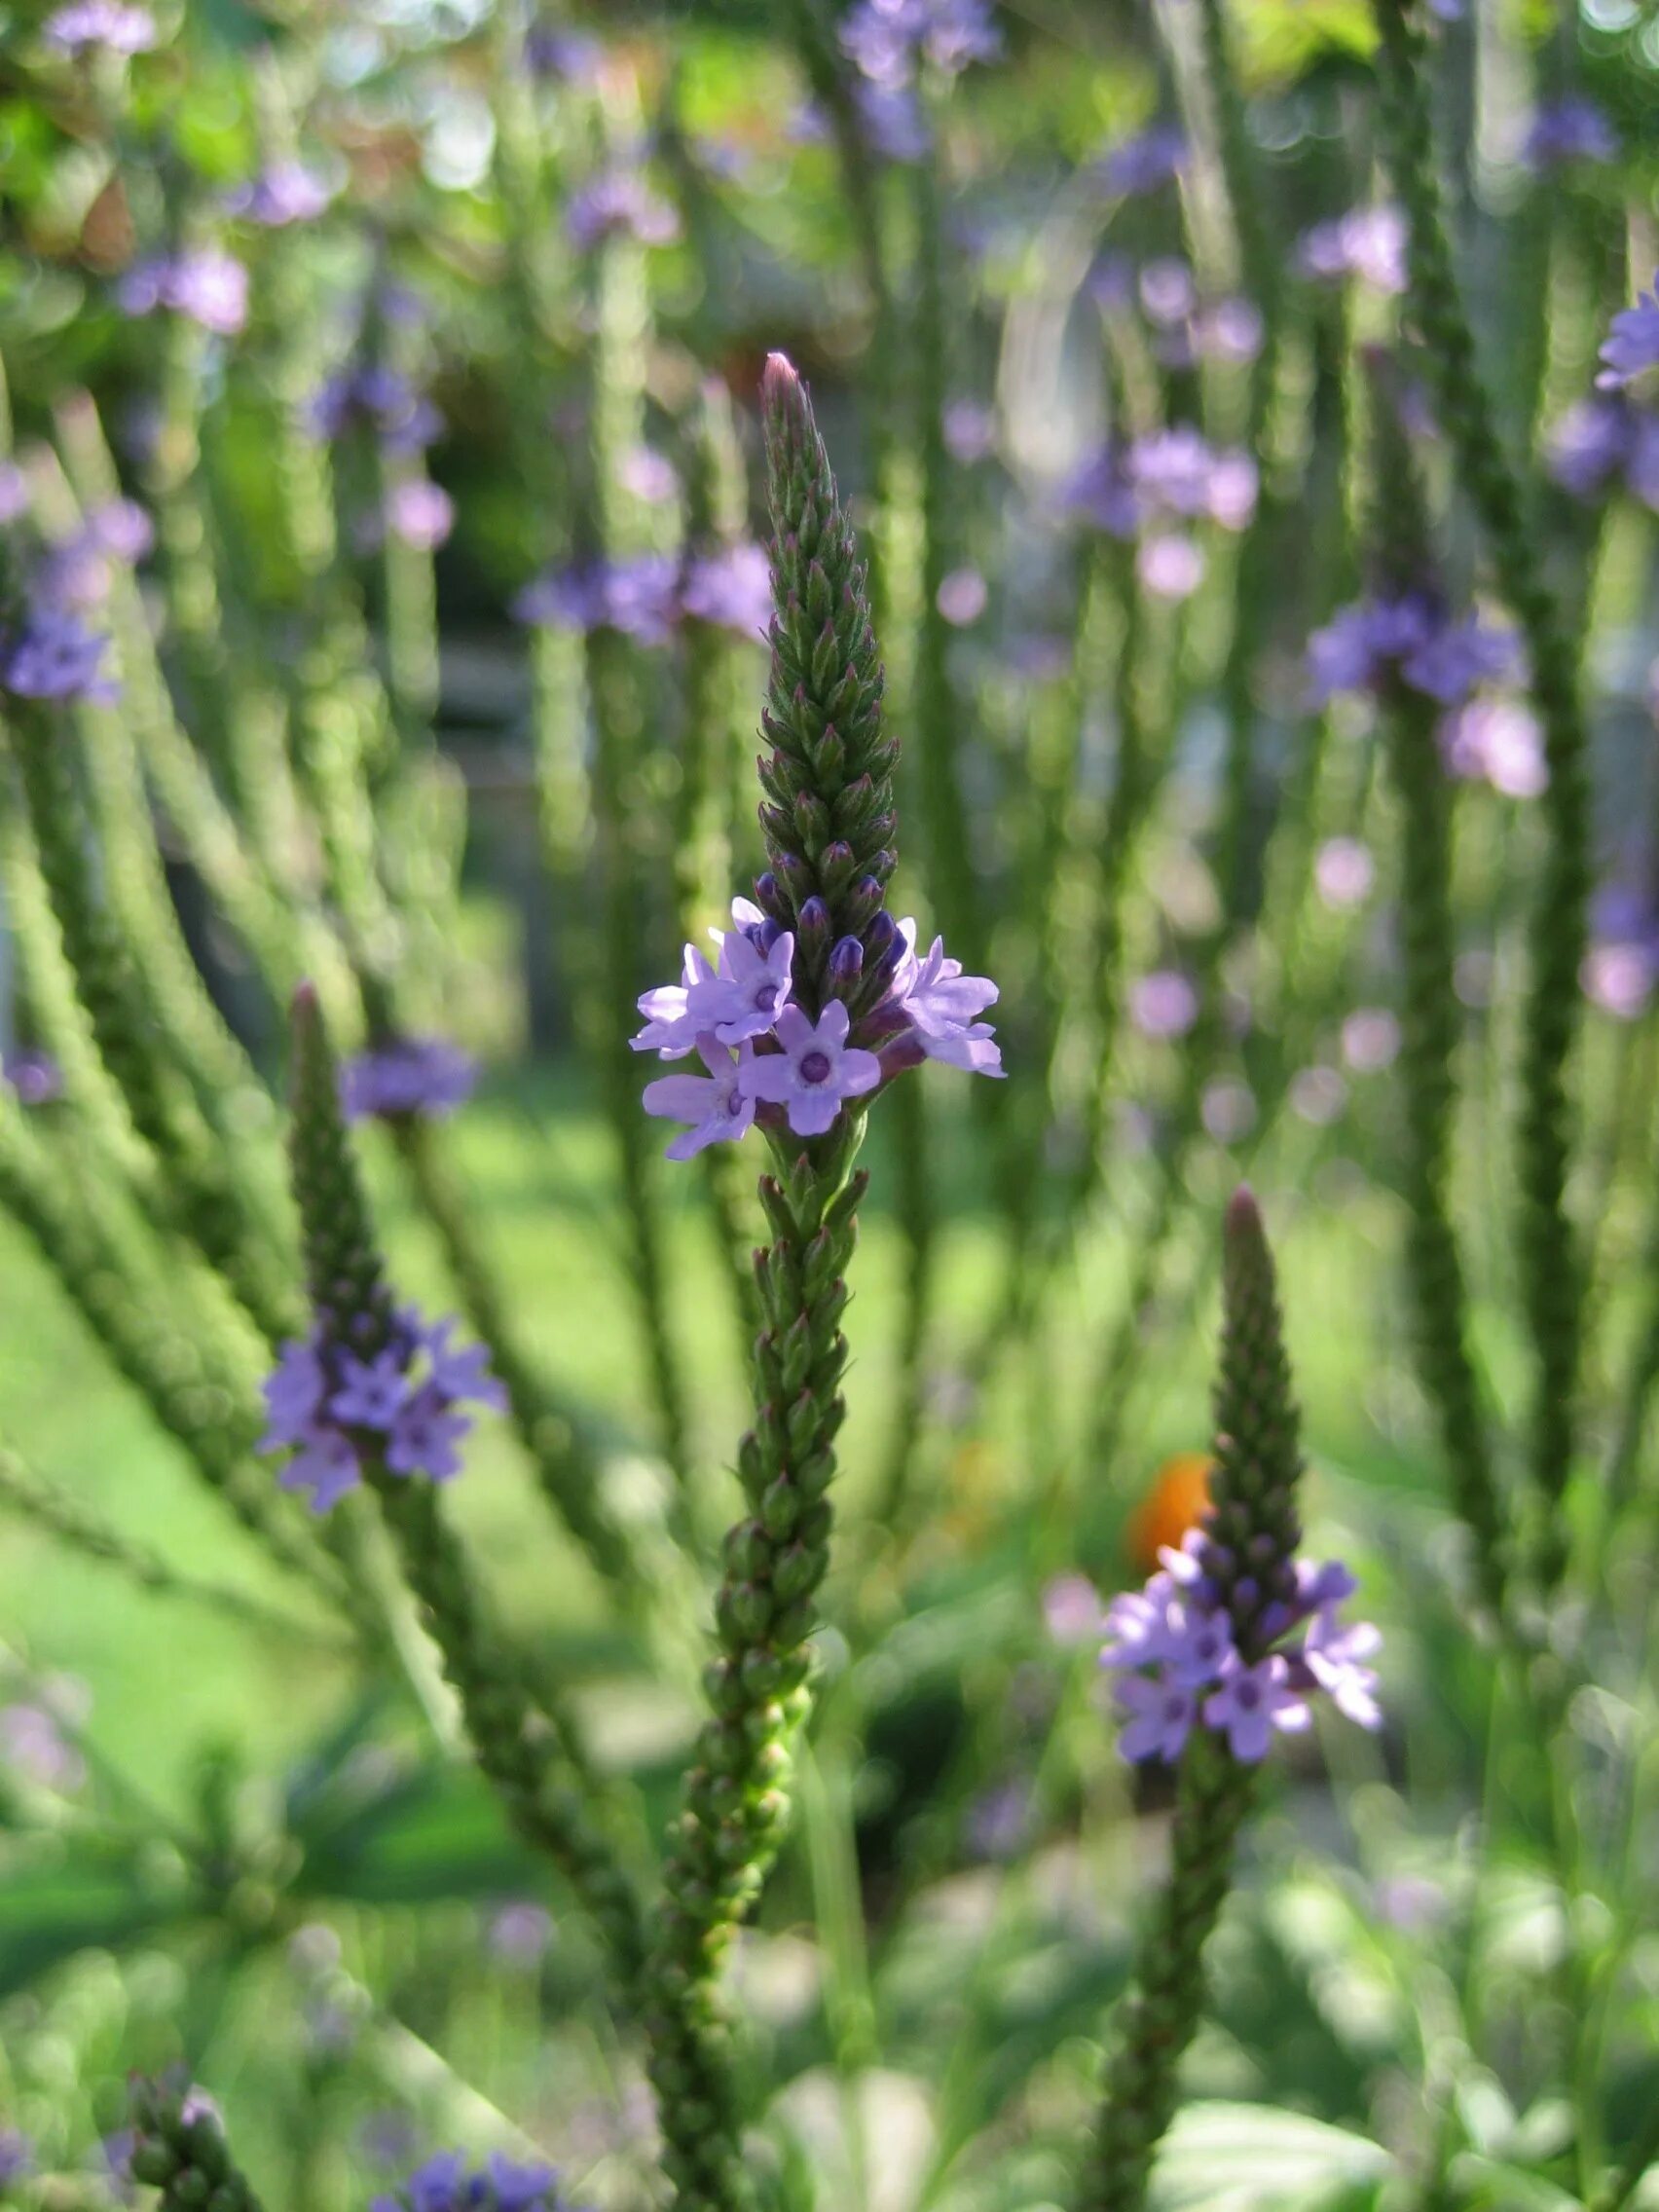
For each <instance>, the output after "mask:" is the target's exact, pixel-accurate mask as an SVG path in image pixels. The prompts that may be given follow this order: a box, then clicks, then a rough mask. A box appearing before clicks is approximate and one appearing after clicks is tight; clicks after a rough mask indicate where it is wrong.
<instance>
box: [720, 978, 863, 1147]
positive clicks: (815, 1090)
mask: <svg viewBox="0 0 1659 2212" xmlns="http://www.w3.org/2000/svg"><path fill="white" fill-rule="evenodd" d="M851 1026H852V1023H851V1019H850V1017H849V1015H848V1013H847V1010H846V1008H845V1007H844V1006H843V1005H842V1003H841V1001H840V1000H839V999H831V1000H830V1003H829V1004H828V1005H827V1006H826V1007H825V1009H824V1012H823V1013H822V1014H820V1015H819V1017H818V1019H817V1021H816V1023H815V1022H813V1021H811V1020H809V1019H808V1018H807V1016H806V1014H803V1013H802V1012H801V1010H800V1008H799V1007H797V1006H788V1007H785V1008H784V1010H783V1012H782V1013H781V1014H779V1016H778V1019H777V1023H776V1029H775V1034H776V1036H777V1040H778V1043H779V1044H780V1046H781V1047H782V1048H783V1050H782V1051H778V1052H772V1053H768V1054H766V1055H765V1056H764V1057H756V1058H755V1059H752V1060H750V1061H749V1062H747V1064H746V1065H745V1066H744V1067H743V1068H742V1069H741V1070H740V1071H739V1076H738V1081H739V1083H740V1084H741V1086H742V1088H743V1092H744V1095H745V1096H746V1097H749V1098H754V1099H757V1100H764V1101H765V1102H766V1103H767V1104H769V1105H773V1106H783V1107H785V1108H786V1109H787V1111H788V1115H789V1124H790V1127H791V1128H792V1129H793V1131H794V1133H795V1135H796V1136H797V1137H817V1136H822V1135H823V1134H824V1132H825V1130H826V1129H828V1128H829V1127H830V1124H831V1123H832V1122H833V1121H834V1119H835V1117H836V1115H837V1114H839V1112H840V1111H841V1101H842V1100H843V1099H845V1098H860V1097H862V1096H863V1095H864V1093H865V1092H866V1091H868V1090H873V1089H874V1088H875V1087H876V1085H877V1084H878V1083H879V1082H880V1081H881V1062H880V1061H879V1060H878V1059H877V1058H876V1056H875V1054H874V1053H873V1052H865V1051H860V1050H859V1049H858V1048H857V1047H856V1046H849V1045H848V1043H847V1032H848V1030H849V1029H850V1027H851Z"/></svg>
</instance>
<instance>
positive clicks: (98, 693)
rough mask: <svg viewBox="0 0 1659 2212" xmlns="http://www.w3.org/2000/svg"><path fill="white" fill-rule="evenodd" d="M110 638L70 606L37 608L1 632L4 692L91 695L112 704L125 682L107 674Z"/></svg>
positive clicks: (39, 696) (35, 696)
mask: <svg viewBox="0 0 1659 2212" xmlns="http://www.w3.org/2000/svg"><path fill="white" fill-rule="evenodd" d="M108 648H109V640H108V639H107V638H104V637H99V636H98V635H97V634H96V633H95V632H93V631H91V630H89V629H88V628H87V627H86V625H85V624H84V623H83V622H82V621H81V619H80V617H79V616H78V615H76V614H74V613H71V612H70V611H69V610H68V609H67V608H62V609H53V608H34V609H33V610H32V611H31V612H30V613H29V614H28V615H27V616H26V617H25V618H24V620H23V622H22V624H21V626H20V627H19V628H17V629H9V630H5V631H0V690H6V691H10V692H11V693H12V694H13V695H14V697H16V698H18V699H61V700H71V699H88V700H93V701H97V702H100V703H105V704H107V702H108V701H110V700H112V699H114V698H116V697H117V696H118V692H119V686H118V685H117V684H116V683H115V682H114V680H113V679H112V678H110V677H107V676H105V675H104V674H103V657H104V654H105V652H106V651H107V650H108Z"/></svg>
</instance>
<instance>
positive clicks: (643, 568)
mask: <svg viewBox="0 0 1659 2212" xmlns="http://www.w3.org/2000/svg"><path fill="white" fill-rule="evenodd" d="M677 581H678V578H677V574H676V570H675V564H674V562H673V560H672V559H671V558H670V557H669V556H668V555H666V554H659V553H644V554H641V555H639V556H638V557H637V558H636V559H633V560H629V561H615V562H604V561H595V562H588V563H585V564H582V565H579V566H577V567H575V568H571V569H561V570H553V571H549V572H548V573H547V574H546V575H544V576H539V577H537V578H536V580H535V582H534V583H531V584H527V585H526V586H525V588H524V590H523V591H521V592H520V593H519V595H518V597H517V598H516V599H515V600H514V602H513V609H512V611H513V616H514V619H515V620H516V621H519V622H528V623H531V624H534V625H536V626H539V627H545V628H548V629H553V630H601V629H611V630H620V631H621V632H623V633H624V635H625V636H628V637H631V638H637V639H639V641H640V643H641V644H642V645H665V644H666V643H667V641H668V639H669V637H670V636H671V634H672V632H673V629H674V624H675V621H676V618H677V616H678V614H679V611H680V608H679V598H678V593H677V590H676V584H677Z"/></svg>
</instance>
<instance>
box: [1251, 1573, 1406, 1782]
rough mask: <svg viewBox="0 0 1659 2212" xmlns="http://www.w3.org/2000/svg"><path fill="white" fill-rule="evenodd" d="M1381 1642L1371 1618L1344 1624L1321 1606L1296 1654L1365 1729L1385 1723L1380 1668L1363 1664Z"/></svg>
mask: <svg viewBox="0 0 1659 2212" xmlns="http://www.w3.org/2000/svg"><path fill="white" fill-rule="evenodd" d="M1382 1642H1383V1637H1382V1633H1381V1631H1379V1630H1378V1629H1377V1628H1375V1627H1374V1626H1373V1625H1372V1623H1371V1622H1370V1621H1350V1622H1348V1623H1347V1624H1346V1626H1345V1624H1344V1623H1343V1622H1342V1621H1340V1620H1339V1619H1338V1617H1337V1610H1336V1607H1335V1606H1334V1605H1322V1606H1321V1607H1320V1608H1319V1610H1318V1612H1317V1613H1315V1614H1314V1616H1313V1621H1312V1625H1311V1626H1310V1627H1309V1631H1308V1635H1307V1637H1306V1639H1305V1640H1304V1641H1303V1645H1302V1649H1301V1651H1300V1653H1298V1655H1297V1656H1298V1658H1299V1659H1300V1661H1301V1664H1302V1665H1303V1666H1305V1667H1306V1668H1307V1669H1308V1672H1309V1675H1311V1677H1313V1680H1314V1682H1315V1683H1316V1684H1317V1685H1318V1687H1319V1688H1320V1689H1322V1690H1323V1691H1324V1692H1325V1693H1326V1695H1327V1696H1328V1697H1329V1698H1330V1699H1331V1700H1332V1702H1333V1703H1334V1704H1335V1706H1336V1708H1337V1711H1338V1712H1339V1713H1342V1714H1346V1716H1347V1717H1348V1719H1349V1720H1356V1721H1357V1722H1358V1723H1359V1725H1360V1726H1361V1727H1362V1728H1380V1727H1381V1726H1382V1724H1383V1714H1382V1709H1381V1708H1380V1707H1379V1705H1378V1703H1377V1697H1376V1690H1377V1670H1376V1668H1375V1667H1368V1666H1366V1665H1365V1664H1364V1662H1365V1661H1366V1660H1368V1659H1370V1658H1372V1657H1374V1656H1375V1654H1376V1653H1377V1651H1378V1650H1379V1649H1380V1648H1381V1646H1382ZM1276 1725H1277V1726H1279V1727H1281V1728H1283V1727H1285V1726H1287V1725H1290V1723H1287V1722H1286V1721H1284V1720H1279V1721H1278V1722H1277V1723H1276ZM1296 1725H1297V1726H1301V1725H1302V1723H1301V1722H1297V1723H1296ZM1240 1755H1242V1754H1240Z"/></svg>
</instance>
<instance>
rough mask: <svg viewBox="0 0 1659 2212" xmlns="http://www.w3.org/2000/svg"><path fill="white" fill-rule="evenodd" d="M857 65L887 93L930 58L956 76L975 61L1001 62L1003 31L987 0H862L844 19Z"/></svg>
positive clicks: (844, 38)
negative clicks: (992, 15) (998, 60)
mask: <svg viewBox="0 0 1659 2212" xmlns="http://www.w3.org/2000/svg"><path fill="white" fill-rule="evenodd" d="M841 45H842V48H843V50H844V51H845V53H846V55H847V56H848V58H849V59H850V60H851V62H852V64H853V66H854V67H855V68H856V69H857V70H858V71H859V72H860V74H861V75H862V76H864V77H865V78H866V79H867V80H868V82H869V83H870V84H871V85H873V86H875V87H876V88H877V89H878V90H880V91H883V92H899V91H905V90H907V89H908V88H909V87H910V86H911V85H912V84H913V83H914V81H915V77H916V70H917V66H918V63H919V62H920V61H921V60H924V59H925V60H927V61H929V62H931V63H932V65H933V66H934V67H935V68H936V69H940V70H942V71H944V72H945V74H946V75H949V76H956V75H958V74H959V73H960V72H961V71H962V70H964V69H966V68H967V67H968V65H969V64H970V62H974V61H995V60H996V59H997V58H998V56H999V55H1001V53H1002V34H1001V32H1000V31H999V30H998V29H997V27H996V24H995V23H994V22H993V21H992V19H991V11H990V8H989V6H988V5H987V0H856V5H855V6H854V7H853V8H852V9H850V10H849V12H848V13H847V15H846V16H845V18H843V20H842V23H841Z"/></svg>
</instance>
